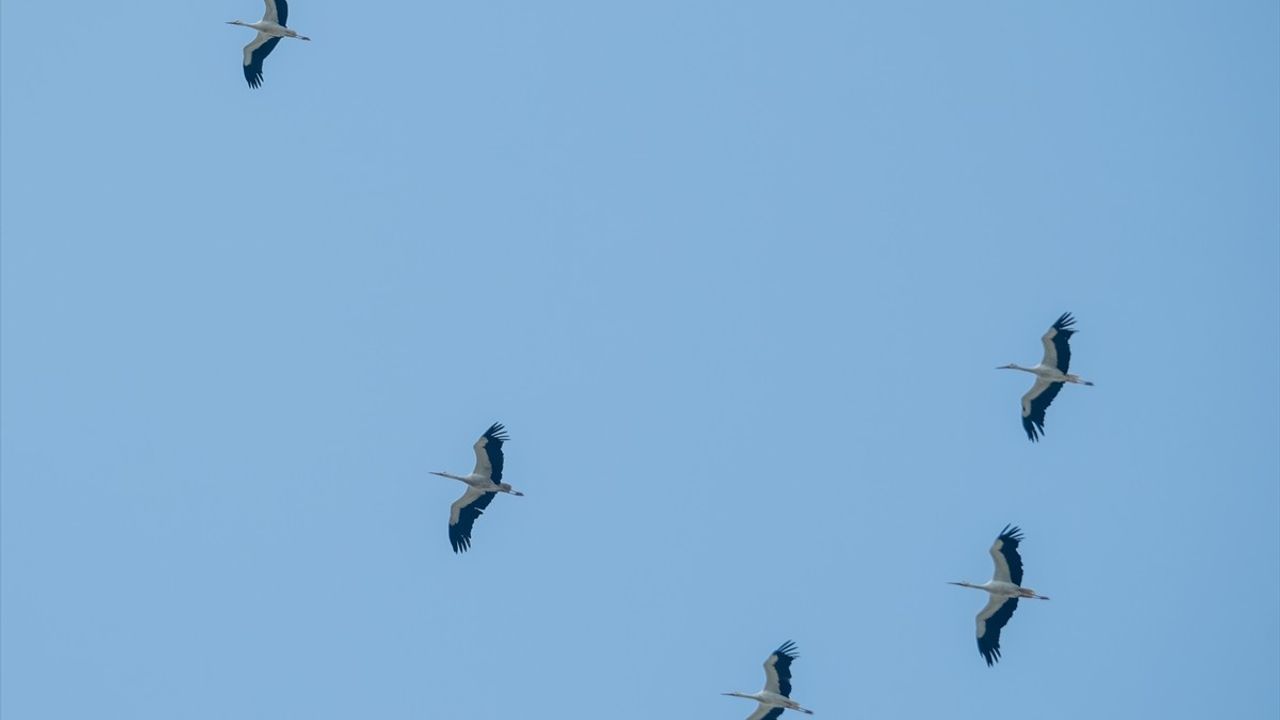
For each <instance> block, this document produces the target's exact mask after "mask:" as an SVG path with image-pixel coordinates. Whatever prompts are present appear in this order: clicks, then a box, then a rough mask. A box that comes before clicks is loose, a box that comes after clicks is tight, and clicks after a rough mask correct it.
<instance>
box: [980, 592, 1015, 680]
mask: <svg viewBox="0 0 1280 720" xmlns="http://www.w3.org/2000/svg"><path fill="white" fill-rule="evenodd" d="M1017 609H1018V598H1015V597H1001V596H999V595H992V596H991V600H990V601H988V602H987V606H986V607H984V608H982V612H980V613H978V617H977V623H978V652H979V653H981V654H982V657H983V658H984V659H985V660H986V661H987V665H988V666H990V665H995V664H996V661H997V660H999V659H1000V630H1001V629H1002V628H1003V627H1004V626H1005V624H1006V623H1008V622H1009V618H1011V617H1013V611H1014V610H1017Z"/></svg>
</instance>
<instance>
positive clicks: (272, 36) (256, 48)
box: [227, 0, 311, 88]
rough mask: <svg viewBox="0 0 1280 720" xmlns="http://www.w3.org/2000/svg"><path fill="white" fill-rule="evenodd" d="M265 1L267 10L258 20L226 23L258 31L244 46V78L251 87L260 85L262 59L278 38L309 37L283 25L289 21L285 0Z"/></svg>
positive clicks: (305, 38)
mask: <svg viewBox="0 0 1280 720" xmlns="http://www.w3.org/2000/svg"><path fill="white" fill-rule="evenodd" d="M265 2H266V4H267V11H266V13H264V14H263V16H262V19H261V20H259V21H258V22H256V23H250V22H245V21H243V20H231V21H229V22H228V23H227V24H228V25H243V26H244V27H249V28H253V29H254V30H257V31H258V34H257V35H256V36H254V38H253V42H251V43H249V44H248V45H245V46H244V79H245V80H247V81H248V83H249V87H251V88H256V87H258V86H260V85H262V61H263V60H266V59H267V56H268V55H270V54H271V51H272V50H275V49H276V45H278V44H279V43H280V38H287V37H289V38H297V39H299V40H310V39H311V38H309V37H306V36H304V35H299V34H298V33H296V32H294V31H292V30H290V29H289V28H287V27H285V25H286V24H287V23H288V21H289V3H288V2H286V0H265Z"/></svg>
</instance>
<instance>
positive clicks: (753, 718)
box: [747, 703, 784, 720]
mask: <svg viewBox="0 0 1280 720" xmlns="http://www.w3.org/2000/svg"><path fill="white" fill-rule="evenodd" d="M783 710H784V708H780V707H772V706H770V705H765V704H764V703H759V704H757V705H756V711H755V712H753V713H751V714H750V715H749V716H747V720H778V718H780V717H782V711H783Z"/></svg>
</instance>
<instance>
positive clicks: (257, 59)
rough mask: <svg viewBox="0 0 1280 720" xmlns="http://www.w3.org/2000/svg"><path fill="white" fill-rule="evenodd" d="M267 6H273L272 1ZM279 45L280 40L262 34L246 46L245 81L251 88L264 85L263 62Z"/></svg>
mask: <svg viewBox="0 0 1280 720" xmlns="http://www.w3.org/2000/svg"><path fill="white" fill-rule="evenodd" d="M267 4H268V5H270V4H271V3H270V0H268V2H267ZM279 44H280V38H278V37H271V36H270V35H268V34H266V33H263V32H260V33H258V34H257V35H256V36H254V38H253V42H250V43H249V44H248V45H245V46H244V79H245V80H246V81H247V82H248V83H249V87H251V88H256V87H258V86H260V85H262V61H263V60H266V59H267V56H268V55H270V54H271V51H272V50H275V49H276V45H279Z"/></svg>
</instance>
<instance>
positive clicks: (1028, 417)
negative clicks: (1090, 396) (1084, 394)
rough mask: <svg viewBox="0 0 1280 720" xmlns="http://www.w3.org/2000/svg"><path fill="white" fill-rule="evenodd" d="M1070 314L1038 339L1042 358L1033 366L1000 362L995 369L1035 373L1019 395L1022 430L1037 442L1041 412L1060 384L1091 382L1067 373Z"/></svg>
mask: <svg viewBox="0 0 1280 720" xmlns="http://www.w3.org/2000/svg"><path fill="white" fill-rule="evenodd" d="M1075 322H1076V321H1075V318H1073V317H1071V313H1069V312H1066V313H1062V316H1061V317H1059V318H1058V321H1057V322H1055V323H1054V324H1053V326H1052V327H1050V328H1049V331H1048V332H1046V333H1045V334H1044V336H1043V337H1041V338H1040V342H1042V343H1044V358H1043V359H1041V360H1040V364H1039V365H1037V366H1035V367H1030V368H1028V367H1022V366H1021V365H1018V364H1017V363H1009V364H1008V365H1001V366H1000V367H998V368H996V369H997V370H1021V371H1023V372H1029V373H1031V374H1033V375H1035V376H1036V382H1035V384H1034V385H1032V386H1031V389H1030V390H1028V391H1027V394H1026V395H1023V396H1022V429H1023V430H1026V431H1027V437H1028V438H1029V439H1030V440H1031V442H1038V441H1039V440H1040V436H1041V435H1043V434H1044V411H1045V410H1048V409H1049V404H1050V403H1052V402H1053V399H1054V398H1056V397H1058V391H1060V390H1062V384H1063V383H1078V384H1080V385H1093V383H1091V382H1089V381H1088V380H1081V379H1080V376H1078V375H1071V374H1068V373H1067V368H1068V367H1069V366H1070V365H1071V346H1070V345H1069V344H1068V343H1069V342H1070V340H1071V336H1072V335H1075V334H1076V331H1075V330H1072V329H1071V326H1072V325H1074V324H1075Z"/></svg>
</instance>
